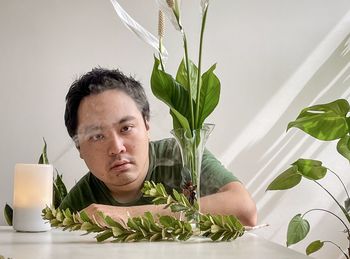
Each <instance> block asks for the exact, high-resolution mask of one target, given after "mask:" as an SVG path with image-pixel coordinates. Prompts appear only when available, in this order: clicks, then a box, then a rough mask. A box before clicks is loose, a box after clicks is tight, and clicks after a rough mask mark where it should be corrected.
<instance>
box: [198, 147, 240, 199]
mask: <svg viewBox="0 0 350 259" xmlns="http://www.w3.org/2000/svg"><path fill="white" fill-rule="evenodd" d="M236 181H239V180H238V178H237V177H236V176H234V175H233V173H232V172H230V171H229V170H227V169H226V168H225V167H224V166H223V165H222V163H221V162H220V161H219V160H218V159H216V158H215V156H214V155H213V154H212V153H210V152H209V151H208V150H207V149H205V150H204V153H203V158H202V173H201V195H203V196H205V195H209V194H213V193H216V192H217V191H218V190H219V189H220V188H221V187H223V186H224V185H226V184H228V183H230V182H236Z"/></svg>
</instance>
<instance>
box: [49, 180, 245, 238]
mask: <svg viewBox="0 0 350 259" xmlns="http://www.w3.org/2000/svg"><path fill="white" fill-rule="evenodd" d="M142 192H143V193H144V196H145V197H152V198H153V200H152V202H153V203H154V204H164V205H165V207H164V208H168V207H170V208H171V211H172V212H182V213H184V214H185V217H186V221H182V220H178V219H177V218H175V217H173V216H168V215H166V216H159V215H156V216H155V217H154V216H153V215H152V214H151V213H150V212H145V214H144V215H143V216H139V217H132V218H129V219H128V222H127V223H126V224H125V223H119V222H117V221H115V220H113V219H112V218H111V217H109V216H106V215H104V214H103V213H101V212H100V213H99V216H100V218H101V219H102V221H103V224H101V223H99V222H97V220H96V219H95V218H90V217H89V216H88V215H87V214H86V213H85V212H84V211H82V212H80V213H79V212H77V213H71V212H70V210H69V209H66V210H61V209H55V208H49V207H46V208H45V209H43V211H42V217H43V219H45V220H48V221H49V222H50V224H51V226H52V227H57V228H63V230H70V231H77V230H83V231H86V233H87V234H89V233H98V234H97V235H96V236H95V238H96V240H97V241H98V242H102V241H104V240H106V239H109V238H112V239H113V242H134V241H145V240H147V241H160V240H183V241H184V240H188V239H189V238H190V237H192V236H194V235H197V233H194V231H193V229H192V226H191V224H190V221H191V219H193V218H194V217H195V215H196V214H198V207H197V204H196V203H195V204H194V205H191V204H190V203H189V201H188V200H187V198H186V197H185V196H184V194H182V193H178V192H177V191H176V190H173V196H171V195H169V194H168V193H167V192H166V190H165V188H164V186H163V185H162V184H160V183H158V184H156V183H154V182H149V181H146V182H145V184H144V187H143V189H142ZM199 218H200V222H199V230H200V234H199V235H200V236H202V237H208V238H210V239H211V240H213V241H228V240H234V239H236V238H237V237H240V236H242V235H243V234H244V230H245V228H244V226H243V225H242V224H241V223H240V222H239V220H238V219H237V218H236V217H234V216H232V215H229V216H224V215H210V214H206V215H203V214H199Z"/></svg>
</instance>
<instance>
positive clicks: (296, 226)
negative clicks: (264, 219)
mask: <svg viewBox="0 0 350 259" xmlns="http://www.w3.org/2000/svg"><path fill="white" fill-rule="evenodd" d="M309 231H310V224H309V222H308V221H307V220H305V219H303V217H302V216H301V214H297V215H295V216H294V217H293V218H292V219H291V221H290V222H289V225H288V231H287V246H290V245H293V244H296V243H298V242H299V241H301V240H303V239H304V238H305V237H306V235H307V234H308V233H309Z"/></svg>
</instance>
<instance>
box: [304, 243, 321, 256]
mask: <svg viewBox="0 0 350 259" xmlns="http://www.w3.org/2000/svg"><path fill="white" fill-rule="evenodd" d="M323 244H324V242H322V241H320V240H316V241H313V242H312V243H310V244H309V245H308V246H307V247H306V254H307V255H310V254H312V253H315V252H317V251H318V250H320V249H321V248H322V247H323Z"/></svg>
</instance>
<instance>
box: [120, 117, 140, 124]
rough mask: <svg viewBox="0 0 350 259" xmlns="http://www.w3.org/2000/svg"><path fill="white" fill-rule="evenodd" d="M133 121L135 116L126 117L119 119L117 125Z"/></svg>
mask: <svg viewBox="0 0 350 259" xmlns="http://www.w3.org/2000/svg"><path fill="white" fill-rule="evenodd" d="M133 120H136V117H135V116H131V115H127V116H125V117H123V118H121V119H120V120H119V121H118V124H122V123H125V122H128V121H133Z"/></svg>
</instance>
